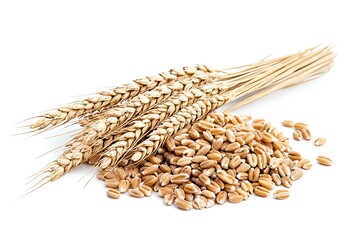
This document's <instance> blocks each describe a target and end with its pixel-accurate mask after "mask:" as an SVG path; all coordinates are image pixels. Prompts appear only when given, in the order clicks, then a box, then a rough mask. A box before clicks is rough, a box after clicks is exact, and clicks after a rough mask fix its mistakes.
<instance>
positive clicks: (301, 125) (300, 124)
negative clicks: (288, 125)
mask: <svg viewBox="0 0 360 240" xmlns="http://www.w3.org/2000/svg"><path fill="white" fill-rule="evenodd" d="M307 127H308V125H307V124H305V123H300V122H297V123H294V128H295V129H296V130H301V129H303V128H307Z"/></svg>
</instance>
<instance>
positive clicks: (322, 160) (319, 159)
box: [316, 156, 332, 166]
mask: <svg viewBox="0 0 360 240" xmlns="http://www.w3.org/2000/svg"><path fill="white" fill-rule="evenodd" d="M316 160H317V162H318V163H319V164H321V165H324V166H331V165H332V160H331V159H330V158H328V157H326V156H318V157H317V158H316Z"/></svg>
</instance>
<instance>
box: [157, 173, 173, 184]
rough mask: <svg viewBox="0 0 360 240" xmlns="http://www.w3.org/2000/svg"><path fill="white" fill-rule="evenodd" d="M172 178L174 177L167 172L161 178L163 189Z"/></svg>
mask: <svg viewBox="0 0 360 240" xmlns="http://www.w3.org/2000/svg"><path fill="white" fill-rule="evenodd" d="M171 177H172V175H171V174H170V173H168V172H165V173H164V174H163V175H162V176H161V177H160V178H159V182H160V185H161V186H162V187H163V186H166V185H168V184H169V183H170V181H171Z"/></svg>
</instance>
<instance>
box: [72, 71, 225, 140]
mask: <svg viewBox="0 0 360 240" xmlns="http://www.w3.org/2000/svg"><path fill="white" fill-rule="evenodd" d="M218 75H219V73H217V72H212V73H206V72H203V71H201V70H198V71H196V72H195V73H194V74H193V75H192V77H191V78H183V79H180V80H179V81H176V82H172V83H170V84H164V85H161V86H158V87H156V88H155V89H153V90H151V91H147V92H145V93H143V94H139V95H138V96H136V97H134V98H133V99H131V100H129V101H127V102H126V103H123V104H120V105H117V106H116V107H112V108H109V109H106V110H104V111H102V112H101V113H100V114H98V115H96V116H94V117H90V122H89V123H90V124H89V126H85V127H84V129H83V130H82V131H81V132H80V133H79V134H78V135H79V136H85V138H84V139H83V141H84V142H92V141H93V140H94V139H95V138H99V137H102V136H104V135H105V134H109V133H111V132H112V131H114V130H115V129H118V128H121V127H123V126H125V125H126V124H127V123H128V122H129V121H131V120H132V119H134V118H135V117H138V116H141V115H143V114H144V113H145V112H146V111H147V110H149V109H152V108H153V107H154V106H157V105H159V104H161V103H162V102H164V101H166V100H167V99H168V98H169V97H171V96H176V95H177V94H179V93H181V92H182V91H186V90H189V89H191V88H193V87H198V86H201V85H203V84H205V83H210V82H211V80H213V79H214V78H216V77H217V76H218Z"/></svg>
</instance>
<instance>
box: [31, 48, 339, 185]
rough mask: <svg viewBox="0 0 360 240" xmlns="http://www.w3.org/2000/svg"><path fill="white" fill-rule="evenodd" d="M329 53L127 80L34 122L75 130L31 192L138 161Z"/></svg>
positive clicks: (328, 58)
mask: <svg viewBox="0 0 360 240" xmlns="http://www.w3.org/2000/svg"><path fill="white" fill-rule="evenodd" d="M334 56H335V55H334V53H333V52H332V51H331V48H330V47H328V46H325V47H315V48H309V49H306V50H304V51H301V52H298V53H295V54H290V55H287V56H283V57H280V58H275V59H271V60H263V61H260V62H258V63H255V64H251V65H246V66H241V67H236V68H230V69H224V70H214V69H212V68H210V67H208V66H205V65H197V66H195V67H184V68H183V69H181V70H170V71H169V72H165V73H160V74H158V75H156V76H149V77H145V78H142V79H137V80H134V81H133V83H131V84H124V85H122V86H120V87H116V88H114V89H111V90H109V91H103V92H100V93H99V94H97V95H96V96H93V97H89V98H87V99H85V100H82V101H79V102H75V103H73V104H70V105H69V106H66V107H60V108H58V109H57V110H56V111H54V112H51V113H47V114H44V115H41V116H38V117H37V118H38V119H37V121H36V122H35V123H33V124H32V125H31V126H30V127H31V131H35V132H41V131H46V130H49V129H53V128H55V127H58V126H61V125H63V124H66V123H69V122H70V121H71V120H74V119H77V124H79V125H80V126H81V127H82V128H81V130H80V131H79V132H78V133H77V134H75V135H74V137H73V139H72V140H71V141H70V142H68V143H67V144H66V150H65V151H64V153H63V154H62V155H61V156H60V157H59V158H58V159H56V160H55V161H53V162H51V163H50V164H48V165H47V166H45V167H44V169H43V170H41V171H40V172H38V173H37V174H35V175H34V176H33V179H32V180H35V179H36V184H35V185H34V186H32V187H31V188H30V189H29V191H33V190H35V189H37V188H39V187H41V186H43V185H44V184H46V183H48V182H50V181H53V180H56V179H57V178H59V177H61V176H63V175H64V174H66V173H67V172H69V171H70V170H71V169H73V168H74V167H76V166H79V165H80V164H82V163H87V162H88V163H89V162H90V163H91V164H94V166H95V167H96V169H98V170H101V169H104V168H108V167H116V166H119V165H120V166H126V165H128V164H134V163H139V162H140V161H143V160H146V158H147V157H149V156H151V155H153V154H154V153H156V151H157V150H158V149H159V147H161V146H162V145H163V144H164V142H165V141H166V140H167V139H168V138H169V137H171V136H172V135H174V134H176V133H177V132H178V131H179V130H181V129H183V128H184V127H185V126H187V125H189V124H193V123H194V122H196V121H198V120H200V119H203V118H205V117H206V116H207V114H209V113H211V112H212V111H214V110H216V109H217V108H219V107H221V106H223V105H224V104H226V103H228V102H231V101H234V100H236V99H240V101H239V102H238V103H237V104H235V105H233V106H232V107H230V108H229V109H228V110H227V111H230V110H233V109H235V108H237V107H240V106H242V105H244V104H247V103H249V102H251V101H254V100H256V99H258V98H260V97H262V96H265V95H267V94H269V93H271V92H273V91H276V90H279V89H282V88H286V87H289V86H293V85H297V84H299V83H303V82H305V81H308V80H311V79H314V78H316V77H318V76H320V75H322V74H324V73H325V72H327V71H328V70H329V69H330V68H331V66H332V63H333V58H334Z"/></svg>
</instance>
